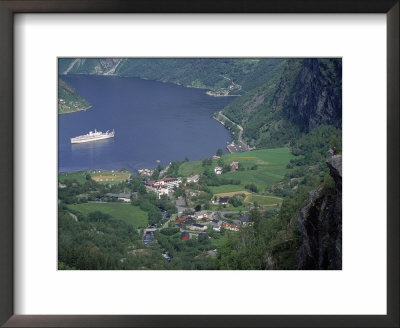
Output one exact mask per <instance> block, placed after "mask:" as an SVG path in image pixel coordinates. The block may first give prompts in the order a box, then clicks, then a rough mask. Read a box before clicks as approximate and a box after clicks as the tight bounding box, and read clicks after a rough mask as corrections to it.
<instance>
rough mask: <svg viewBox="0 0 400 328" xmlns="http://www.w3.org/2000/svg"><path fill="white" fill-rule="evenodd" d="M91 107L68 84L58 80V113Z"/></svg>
mask: <svg viewBox="0 0 400 328" xmlns="http://www.w3.org/2000/svg"><path fill="white" fill-rule="evenodd" d="M90 107H91V105H90V104H89V103H88V102H87V101H86V100H85V99H84V98H83V97H82V96H81V95H80V94H79V93H78V92H77V91H76V90H75V89H74V88H73V87H72V86H71V85H69V84H68V83H67V82H65V81H64V80H62V79H60V78H59V79H58V113H59V114H64V113H72V112H76V111H79V110H86V109H89V108H90Z"/></svg>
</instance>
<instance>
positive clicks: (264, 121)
mask: <svg viewBox="0 0 400 328" xmlns="http://www.w3.org/2000/svg"><path fill="white" fill-rule="evenodd" d="M341 83H342V64H341V60H340V59H316V58H311V59H287V60H286V63H285V68H284V70H283V72H282V74H280V75H277V76H275V77H274V78H273V79H271V80H269V81H267V82H266V83H265V84H263V85H262V86H260V87H258V88H256V89H254V90H252V91H250V92H248V93H247V94H246V95H244V96H243V97H240V98H239V99H236V100H235V101H234V102H232V103H231V104H230V105H229V106H228V107H227V108H225V109H224V111H223V113H224V114H225V115H226V116H227V117H228V118H230V119H231V120H232V121H234V122H235V123H237V124H240V125H241V126H242V127H243V129H244V132H243V138H244V139H245V140H246V141H247V142H248V143H249V144H250V145H252V146H256V147H261V148H266V147H279V146H283V145H285V144H289V143H290V142H294V141H295V140H296V139H298V138H300V137H301V136H302V135H304V134H305V133H308V132H310V131H311V130H313V129H314V128H317V127H319V126H321V125H323V124H329V125H332V126H334V127H337V128H341V124H342V119H341V117H342V84H341Z"/></svg>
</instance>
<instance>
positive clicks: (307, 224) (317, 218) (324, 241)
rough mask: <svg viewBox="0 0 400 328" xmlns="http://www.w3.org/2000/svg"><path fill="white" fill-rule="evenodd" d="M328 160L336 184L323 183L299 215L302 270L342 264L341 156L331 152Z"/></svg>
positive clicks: (337, 266) (299, 255)
mask: <svg viewBox="0 0 400 328" xmlns="http://www.w3.org/2000/svg"><path fill="white" fill-rule="evenodd" d="M326 163H327V165H328V167H329V169H330V175H331V176H332V178H333V179H334V181H335V186H334V188H331V189H329V188H327V187H326V186H321V187H319V188H317V189H315V190H313V191H311V192H310V193H309V196H308V202H307V204H306V205H305V206H304V207H303V208H302V209H301V210H300V214H299V216H298V217H297V224H298V229H299V232H300V234H301V236H302V243H301V245H300V248H299V251H298V253H297V264H298V268H299V269H302V270H304V269H306V270H307V269H308V270H321V269H322V270H324V269H325V270H327V269H328V270H338V269H339V270H340V269H341V268H342V156H341V155H336V156H332V157H330V158H328V159H327V160H326Z"/></svg>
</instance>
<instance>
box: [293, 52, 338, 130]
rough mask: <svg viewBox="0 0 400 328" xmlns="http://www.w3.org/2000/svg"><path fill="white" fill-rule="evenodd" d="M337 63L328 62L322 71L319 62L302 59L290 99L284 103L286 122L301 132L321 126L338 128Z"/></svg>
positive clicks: (322, 66)
mask: <svg viewBox="0 0 400 328" xmlns="http://www.w3.org/2000/svg"><path fill="white" fill-rule="evenodd" d="M339 63H340V61H337V60H330V61H328V64H329V65H330V68H329V70H328V69H327V70H324V63H323V62H321V61H320V60H318V59H316V58H313V59H304V60H303V62H302V67H301V69H300V72H299V73H298V75H297V77H296V79H295V82H294V86H293V88H292V91H291V94H290V96H289V97H288V98H287V99H286V106H285V107H287V108H288V110H289V111H288V115H289V117H288V118H289V120H290V121H292V122H293V123H295V124H297V125H298V126H299V127H300V128H301V130H303V131H304V132H309V131H311V130H312V129H314V128H316V127H318V126H320V125H322V124H333V125H336V126H341V122H342V85H341V74H342V72H341V66H339Z"/></svg>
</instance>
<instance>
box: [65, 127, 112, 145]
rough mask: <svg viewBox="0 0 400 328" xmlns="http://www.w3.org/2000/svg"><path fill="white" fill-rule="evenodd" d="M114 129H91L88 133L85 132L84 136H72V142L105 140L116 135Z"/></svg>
mask: <svg viewBox="0 0 400 328" xmlns="http://www.w3.org/2000/svg"><path fill="white" fill-rule="evenodd" d="M114 134H115V132H114V130H112V132H108V130H107V131H106V132H105V133H103V132H101V131H97V130H94V132H93V131H90V132H89V133H88V134H85V135H83V136H78V137H75V138H71V143H72V144H74V143H84V142H90V141H97V140H103V139H108V138H113V137H114Z"/></svg>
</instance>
